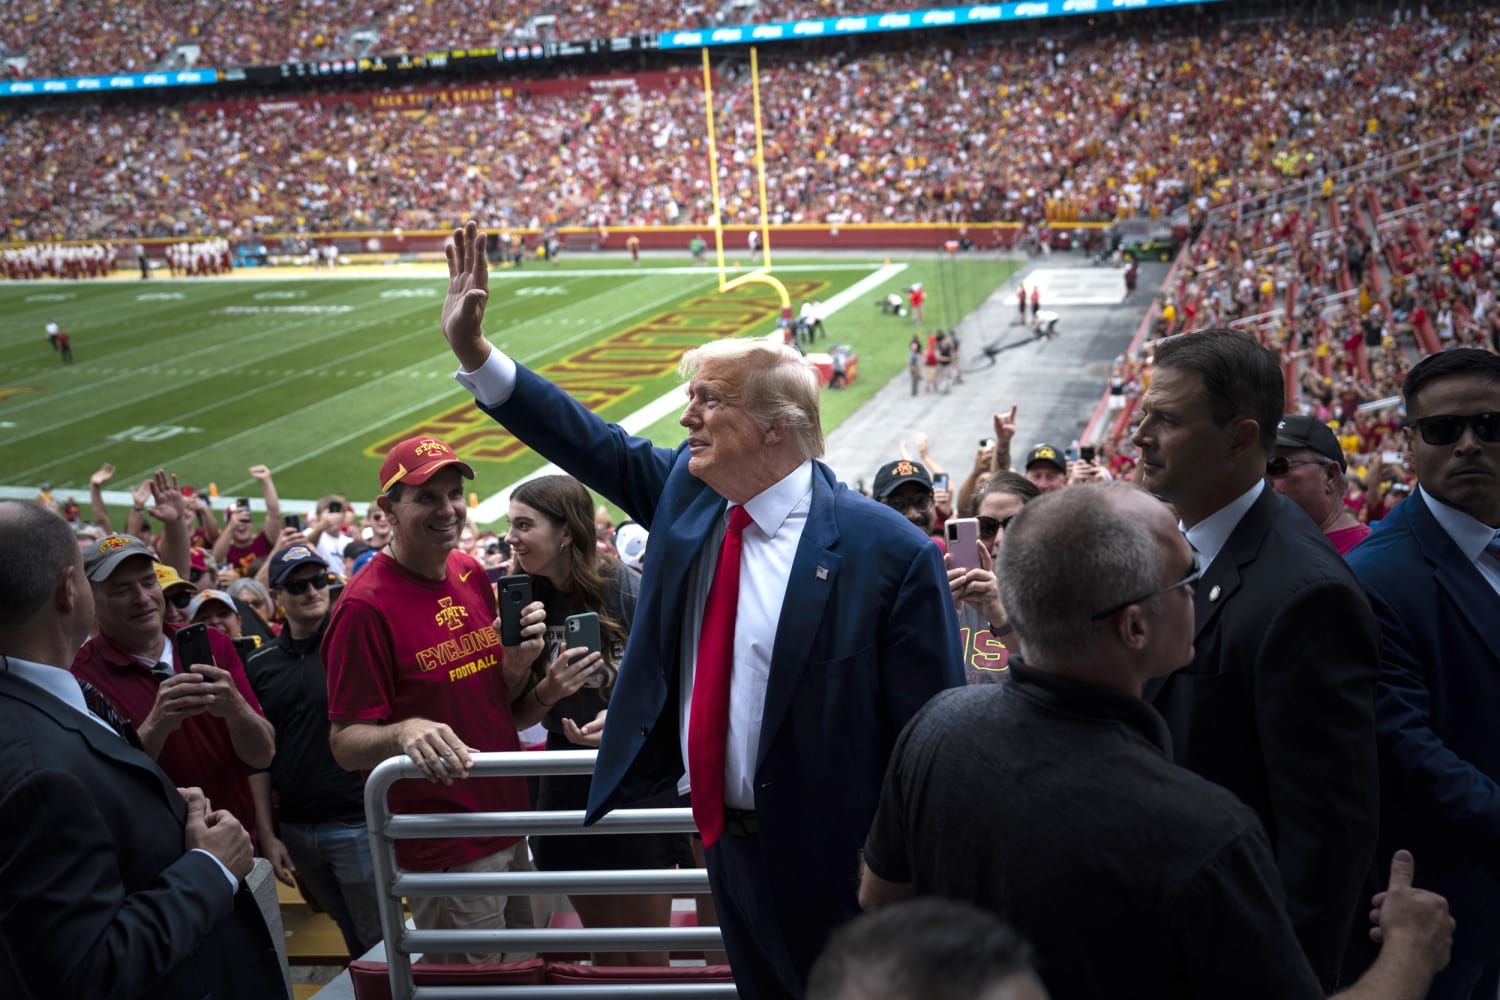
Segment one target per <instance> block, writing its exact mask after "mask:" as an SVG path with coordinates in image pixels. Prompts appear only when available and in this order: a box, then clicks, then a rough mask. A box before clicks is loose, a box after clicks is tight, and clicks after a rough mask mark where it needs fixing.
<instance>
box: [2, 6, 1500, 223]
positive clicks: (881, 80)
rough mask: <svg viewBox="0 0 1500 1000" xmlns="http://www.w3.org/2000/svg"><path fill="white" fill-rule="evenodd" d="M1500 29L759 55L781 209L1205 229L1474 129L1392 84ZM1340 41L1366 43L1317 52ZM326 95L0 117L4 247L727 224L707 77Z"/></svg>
mask: <svg viewBox="0 0 1500 1000" xmlns="http://www.w3.org/2000/svg"><path fill="white" fill-rule="evenodd" d="M916 39H917V36H914V41H916ZM1496 42H1500V14H1497V13H1496V12H1495V11H1493V10H1483V11H1471V12H1468V13H1466V14H1462V15H1451V16H1450V17H1448V18H1447V19H1445V20H1442V21H1431V22H1418V23H1412V22H1408V21H1403V22H1401V23H1399V24H1393V23H1390V22H1388V21H1385V20H1356V21H1352V22H1349V23H1347V24H1340V25H1338V26H1335V27H1319V28H1305V29H1303V28H1297V29H1295V30H1280V29H1277V30H1275V31H1273V30H1272V29H1269V28H1265V27H1263V26H1251V27H1246V28H1240V29H1236V30H1232V31H1231V30H1228V29H1226V30H1225V31H1224V32H1222V33H1221V34H1219V35H1216V36H1210V37H1207V38H1198V37H1196V36H1193V35H1191V34H1189V33H1187V32H1185V31H1184V32H1182V33H1179V34H1149V35H1148V34H1146V33H1144V32H1143V33H1142V34H1141V35H1140V36H1139V37H1137V36H1134V35H1132V34H1131V33H1128V32H1121V31H1110V32H1108V33H1103V32H1101V33H1100V34H1098V35H1096V36H1092V37H1087V36H1084V37H1080V38H1078V39H1076V40H1074V41H1072V42H1070V43H1069V44H1068V45H1066V46H1058V47H1055V48H1050V49H1049V48H1048V47H1046V46H1041V45H1029V46H1026V47H1023V46H1020V45H1014V46H1001V47H979V48H975V49H972V50H967V51H964V52H959V53H953V52H946V51H942V50H938V49H935V48H925V47H917V48H913V49H910V50H901V51H885V52H879V53H875V54H871V55H866V56H861V57H858V58H855V57H819V58H816V59H805V60H803V59H798V60H790V61H788V60H786V59H785V57H783V56H777V55H776V54H775V50H767V53H766V56H765V58H764V59H763V62H762V88H761V90H762V95H761V96H762V101H763V104H764V120H765V123H766V130H767V131H766V136H765V146H766V156H767V162H768V163H769V164H770V168H771V169H770V170H769V171H768V174H769V177H768V181H769V185H770V203H771V212H772V216H773V221H782V222H819V223H829V224H840V223H849V222H910V221H930V222H941V221H951V220H962V219H972V220H978V221H1005V220H1009V221H1021V222H1037V221H1041V220H1042V219H1043V218H1044V217H1048V218H1051V219H1052V220H1053V222H1054V225H1063V226H1065V225H1066V223H1067V222H1069V221H1071V220H1074V219H1104V220H1108V219H1113V218H1117V217H1123V216H1130V215H1139V216H1150V217H1154V218H1161V219H1164V218H1166V217H1168V216H1170V215H1172V214H1173V213H1174V212H1179V211H1186V212H1188V213H1189V214H1191V215H1192V216H1194V217H1195V218H1201V217H1202V215H1203V214H1204V213H1205V212H1206V211H1207V210H1208V209H1209V208H1211V207H1213V206H1214V205H1215V204H1218V203H1220V202H1222V201H1226V200H1232V199H1235V198H1240V197H1243V196H1246V195H1250V194H1256V193H1260V192H1264V191H1267V190H1273V189H1275V188H1277V187H1280V186H1282V185H1284V184H1286V183H1289V182H1291V181H1294V180H1296V179H1297V178H1298V177H1300V176H1307V175H1314V174H1316V173H1318V172H1319V171H1325V170H1335V169H1338V168H1340V167H1343V166H1346V165H1348V164H1351V163H1357V162H1360V161H1363V160H1366V159H1369V158H1371V157H1375V156H1379V155H1383V154H1386V153H1389V152H1392V151H1394V150H1397V149H1400V148H1402V147H1404V146H1406V145H1408V144H1410V143H1411V142H1413V141H1416V140H1420V139H1424V138H1428V137H1436V136H1441V135H1445V134H1450V133H1452V132H1456V131H1458V130H1459V129H1461V128H1464V127H1467V126H1469V125H1470V124H1472V119H1473V118H1474V117H1475V115H1476V114H1478V113H1479V110H1480V109H1477V108H1476V107H1475V106H1474V102H1473V101H1463V100H1428V101H1425V102H1423V103H1422V105H1421V107H1420V113H1414V112H1412V111H1411V110H1410V109H1409V108H1408V107H1407V106H1406V105H1405V104H1403V103H1402V102H1400V101H1395V100H1387V99H1385V98H1384V97H1383V96H1382V94H1381V92H1380V91H1379V89H1378V86H1379V84H1380V83H1381V82H1382V81H1386V80H1390V79H1401V78H1404V77H1403V74H1407V75H1409V74H1411V73H1413V72H1415V70H1416V66H1415V65H1414V63H1413V59H1414V56H1413V55H1412V53H1413V51H1414V50H1417V49H1420V50H1421V51H1426V52H1447V53H1449V54H1450V63H1449V65H1448V66H1447V67H1446V72H1445V82H1446V84H1447V86H1448V87H1449V90H1448V92H1449V93H1455V94H1476V95H1480V96H1478V97H1477V98H1476V100H1478V101H1480V102H1481V103H1482V104H1483V102H1486V101H1487V102H1490V103H1491V104H1492V103H1493V101H1494V97H1493V91H1494V88H1493V87H1491V88H1489V90H1485V89H1484V86H1485V83H1486V80H1487V78H1488V77H1487V75H1488V66H1487V64H1486V63H1484V62H1483V60H1482V59H1480V58H1478V57H1477V55H1476V53H1480V52H1484V51H1490V50H1493V49H1494V47H1495V43H1496ZM1345 49H1350V50H1352V51H1363V52H1364V53H1365V55H1364V57H1362V58H1361V59H1360V60H1358V61H1357V62H1350V63H1348V64H1347V65H1338V64H1330V63H1328V62H1327V61H1326V60H1325V59H1324V54H1325V53H1327V52H1330V51H1343V50H1345ZM1189 51H1192V53H1193V56H1194V57H1193V58H1192V59H1186V58H1184V55H1185V53H1187V52H1189ZM1265 52H1269V53H1270V58H1273V59H1274V60H1275V61H1276V62H1277V63H1278V64H1280V65H1283V66H1285V67H1286V74H1285V77H1284V78H1281V79H1278V80H1277V82H1276V84H1275V85H1274V86H1272V85H1270V84H1262V83H1261V82H1260V78H1259V77H1255V78H1251V77H1248V76H1246V75H1244V74H1243V73H1242V72H1241V68H1242V67H1243V66H1245V65H1248V64H1250V63H1252V62H1254V61H1256V60H1258V59H1260V58H1261V57H1262V55H1263V54H1264V53H1265ZM1485 95H1489V96H1485ZM319 100H320V102H321V103H319V104H316V105H315V104H307V105H303V106H296V107H291V108H287V107H284V106H282V105H284V103H285V102H275V103H276V104H277V105H278V107H277V109H276V110H267V111H263V112H262V111H250V112H247V113H244V114H235V115H226V114H224V113H222V112H220V111H217V110H195V106H194V105H192V104H188V105H183V106H176V105H174V106H171V107H168V108H165V109H153V110H145V111H143V110H139V109H136V108H133V107H132V108H116V107H107V108H105V109H101V110H98V111H91V112H89V113H87V114H85V115H78V114H76V113H73V112H72V111H66V112H61V113H48V114H35V115H31V114H13V115H10V116H9V117H7V118H4V119H0V129H3V133H0V138H3V139H4V140H5V141H4V145H3V147H0V226H3V227H4V229H3V231H0V238H7V239H24V240H46V239H58V238H80V239H81V238H94V237H96V236H112V237H124V238H131V237H172V236H184V235H192V236H204V235H216V236H229V237H233V236H236V235H246V234H249V233H251V232H252V231H253V230H255V229H257V228H258V229H259V230H260V231H263V232H286V231H311V232H319V231H323V232H327V231H348V230H388V229H396V228H401V229H405V230H416V229H423V228H432V227H439V228H441V227H446V226H448V225H451V224H453V223H454V222H455V221H457V220H458V219H460V218H462V217H463V216H465V215H468V214H473V215H474V216H475V217H477V218H479V219H480V220H481V221H482V222H484V223H486V224H487V225H490V226H494V227H499V226H517V227H521V226H535V225H545V224H570V225H604V226H619V225H654V224H662V223H669V222H675V223H681V224H702V223H703V222H704V221H705V220H706V219H707V217H708V215H709V214H710V213H709V207H710V206H709V193H708V184H707V177H706V172H707V171H706V156H705V154H704V139H705V134H704V133H705V129H704V126H703V124H702V114H701V100H702V98H701V94H700V93H699V92H698V90H697V89H696V88H694V87H690V86H684V87H681V88H679V89H677V90H672V91H667V92H662V93H636V94H630V95H626V96H616V97H601V96H597V95H588V96H585V97H541V96H536V97H530V98H525V97H522V98H517V99H515V100H510V101H505V102H503V103H500V104H497V105H493V106H488V105H470V106H442V107H434V108H431V109H428V110H425V111H421V112H415V113H396V112H374V111H370V110H368V109H354V108H349V107H342V106H340V104H339V102H338V100H337V98H336V97H326V96H325V97H321V98H320V99H319ZM718 103H719V107H720V109H721V110H720V114H719V117H718V122H717V131H718V135H719V139H720V145H721V164H722V168H723V170H722V172H723V177H722V178H721V182H722V187H723V192H724V199H725V203H726V204H725V213H724V215H725V221H726V222H730V223H746V222H755V221H757V219H758V215H759V212H758V206H757V199H756V197H755V188H756V186H755V176H754V169H753V162H754V156H753V153H754V132H753V126H752V122H751V116H750V94H749V87H748V86H747V81H746V79H745V77H744V75H743V74H740V75H739V76H737V77H733V78H730V79H727V80H726V81H725V84H724V86H723V87H722V89H721V91H720V100H719V102H718ZM1483 107H1485V108H1488V107H1490V104H1483ZM64 178H66V182H64V183H59V181H61V180H62V179H64Z"/></svg>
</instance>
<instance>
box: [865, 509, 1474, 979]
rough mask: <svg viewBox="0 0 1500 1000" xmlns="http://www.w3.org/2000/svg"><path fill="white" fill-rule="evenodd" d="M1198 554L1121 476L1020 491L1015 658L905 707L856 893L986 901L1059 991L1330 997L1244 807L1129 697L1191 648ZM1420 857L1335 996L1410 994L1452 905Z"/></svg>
mask: <svg viewBox="0 0 1500 1000" xmlns="http://www.w3.org/2000/svg"><path fill="white" fill-rule="evenodd" d="M1200 571H1201V570H1200V567H1199V564H1198V561H1197V557H1196V555H1195V554H1194V553H1193V551H1192V550H1191V549H1190V548H1189V547H1188V544H1187V542H1186V540H1185V539H1184V538H1183V536H1182V534H1181V532H1179V531H1178V530H1177V525H1176V521H1175V518H1173V517H1172V515H1171V514H1169V513H1168V511H1167V508H1166V506H1165V505H1163V504H1162V503H1161V502H1160V501H1158V500H1156V499H1154V498H1152V497H1151V496H1149V495H1148V494H1146V493H1142V492H1140V491H1137V490H1135V489H1132V488H1130V487H1128V486H1123V485H1121V486H1095V485H1081V486H1076V487H1073V488H1070V489H1066V490H1061V491H1058V492H1055V493H1051V494H1048V495H1046V496H1043V497H1040V498H1039V499H1037V500H1033V501H1032V502H1031V503H1029V504H1027V505H1026V507H1025V508H1023V510H1022V511H1021V513H1019V514H1018V515H1017V516H1016V517H1015V518H1014V519H1013V520H1012V521H1011V524H1010V526H1009V527H1008V528H1007V529H1006V532H1005V541H1004V542H1003V544H1002V546H1001V549H1000V557H999V563H998V565H997V566H996V570H995V572H996V575H997V576H998V577H999V579H1000V590H1001V602H1002V603H1003V605H1004V606H1005V609H1006V611H1007V612H1008V614H1009V616H1010V620H1011V623H1012V624H1014V625H1015V627H1016V632H1017V634H1018V636H1019V638H1020V646H1021V652H1022V654H1023V656H1024V662H1021V661H1020V660H1019V659H1017V658H1015V657H1013V658H1012V659H1011V661H1010V667H1011V671H1010V679H1009V682H1008V683H1002V684H996V685H990V686H983V687H980V686H974V687H968V688H960V689H958V690H955V691H945V692H943V693H942V694H939V695H938V696H936V697H935V698H933V699H932V701H930V702H928V704H927V706H926V707H925V708H923V709H922V711H921V712H919V713H918V714H917V715H916V716H915V717H914V718H913V719H912V721H911V722H910V723H909V724H908V725H907V727H906V729H905V731H904V732H903V733H902V734H901V737H900V739H899V740H898V741H897V743H896V749H895V752H894V754H893V755H892V757H891V763H890V768H889V770H888V772H887V774H886V779H885V787H884V790H883V792H882V796H881V803H880V808H879V811H878V813H877V814H876V817H875V822H874V825H873V827H872V829H871V832H870V836H869V839H868V841H867V842H866V846H865V858H864V860H865V865H866V871H865V872H864V875H863V879H862V884H861V886H860V903H861V905H862V906H864V907H865V908H866V909H876V908H879V907H880V906H882V905H885V904H887V903H890V902H893V901H896V900H898V899H901V898H904V897H907V896H910V895H912V894H913V893H915V894H918V895H924V896H926V895H936V896H944V897H947V898H950V899H958V900H962V901H966V902H971V903H974V904H975V905H977V906H980V907H981V908H984V909H988V910H991V911H993V912H995V913H997V914H998V915H999V916H1000V917H1001V919H1003V920H1005V921H1006V922H1007V923H1009V924H1010V925H1011V926H1012V927H1013V928H1015V930H1016V932H1017V933H1019V934H1020V935H1021V936H1022V937H1024V938H1026V939H1027V940H1028V941H1030V943H1031V944H1032V945H1033V947H1035V949H1036V953H1037V959H1038V961H1037V969H1038V971H1039V972H1040V973H1041V976H1042V979H1043V981H1044V982H1045V984H1046V986H1047V989H1048V991H1049V992H1050V994H1051V996H1052V997H1053V998H1054V1000H1072V998H1083V997H1101V996H1109V997H1122V998H1128V997H1142V998H1145V997H1150V998H1152V1000H1179V998H1189V997H1203V998H1214V1000H1235V998H1242V997H1243V998H1246V1000H1249V998H1255V1000H1264V998H1267V997H1276V998H1278V1000H1312V998H1315V997H1321V996H1322V995H1323V990H1322V988H1321V986H1320V985H1319V982H1318V979H1317V977H1316V976H1315V975H1314V974H1313V970H1312V967H1311V965H1310V964H1309V963H1308V960H1307V958H1306V956H1305V955H1304V954H1303V952H1302V949H1301V948H1300V947H1299V946H1298V944H1297V937H1296V934H1295V933H1294V932H1293V930H1292V925H1291V921H1290V919H1289V918H1288V916H1287V913H1286V902H1285V894H1284V892H1283V890H1282V887H1281V880H1280V878H1279V877H1278V875H1277V869H1276V863H1275V861H1274V859H1273V858H1272V855H1271V849H1270V845H1269V842H1268V841H1267V838H1266V835H1265V832H1264V831H1263V830H1262V828H1261V825H1260V822H1259V820H1258V819H1257V817H1256V815H1255V813H1254V812H1252V811H1251V810H1250V809H1249V808H1248V807H1246V806H1244V805H1243V804H1241V803H1240V802H1239V800H1238V799H1236V798H1235V797H1234V795H1233V794H1231V793H1230V792H1228V791H1226V790H1225V789H1223V788H1220V787H1219V786H1217V785H1214V784H1211V783H1210V782H1208V781H1207V780H1205V779H1203V778H1201V777H1199V776H1198V775H1196V774H1194V773H1193V772H1191V771H1189V770H1187V769H1186V768H1182V767H1179V766H1177V765H1176V764H1174V763H1172V759H1171V753H1170V750H1169V746H1170V740H1169V737H1168V735H1167V728H1166V724H1165V723H1164V722H1163V720H1162V718H1161V716H1160V715H1159V714H1157V712H1156V711H1155V710H1154V709H1153V708H1152V707H1151V706H1150V705H1149V704H1148V703H1146V702H1145V701H1143V700H1142V699H1141V692H1142V688H1143V687H1144V685H1145V683H1146V681H1147V680H1148V679H1150V678H1152V677H1156V676H1160V675H1162V674H1164V673H1168V672H1170V671H1172V670H1176V669H1178V668H1180V667H1182V666H1183V665H1184V664H1186V663H1188V662H1189V661H1191V660H1192V658H1193V583H1194V581H1196V580H1197V578H1198V574H1199V572H1200ZM1412 864H1413V863H1412V858H1411V855H1410V854H1408V853H1406V852H1404V851H1402V852H1399V853H1398V855H1397V860H1396V862H1394V863H1393V864H1392V871H1391V881H1390V888H1389V889H1388V891H1387V892H1386V893H1384V894H1383V897H1382V898H1381V900H1380V904H1381V905H1380V906H1379V907H1377V909H1378V917H1379V926H1378V928H1377V931H1378V934H1379V938H1378V939H1380V940H1382V941H1383V944H1382V950H1381V953H1380V956H1379V958H1378V959H1377V960H1376V962H1375V964H1374V965H1373V966H1372V967H1371V968H1370V970H1369V971H1368V972H1367V973H1366V974H1365V976H1364V977H1363V978H1362V979H1361V980H1360V981H1359V982H1358V983H1357V984H1355V986H1354V987H1353V988H1352V989H1351V990H1349V991H1348V992H1347V993H1346V994H1342V995H1343V996H1346V997H1349V998H1356V997H1357V998H1373V997H1408V996H1421V995H1422V992H1423V991H1424V990H1425V989H1426V987H1427V983H1428V982H1429V981H1430V980H1431V978H1432V975H1433V974H1434V973H1435V972H1436V971H1437V970H1438V969H1440V968H1442V966H1443V965H1445V964H1446V963H1447V960H1448V948H1449V945H1450V943H1451V941H1452V932H1453V921H1452V919H1451V918H1449V916H1448V912H1447V904H1446V902H1444V900H1443V899H1442V897H1440V896H1435V895H1433V894H1431V893H1425V892H1421V891H1420V890H1413V889H1412V888H1411V878H1412ZM1372 936H1375V935H1374V933H1373V932H1372ZM1403 991H1405V992H1403Z"/></svg>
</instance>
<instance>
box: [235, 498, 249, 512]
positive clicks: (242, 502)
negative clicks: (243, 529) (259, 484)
mask: <svg viewBox="0 0 1500 1000" xmlns="http://www.w3.org/2000/svg"><path fill="white" fill-rule="evenodd" d="M234 505H235V506H236V507H238V508H239V509H240V510H249V509H250V498H249V497H240V498H239V499H238V500H236V501H235V502H234Z"/></svg>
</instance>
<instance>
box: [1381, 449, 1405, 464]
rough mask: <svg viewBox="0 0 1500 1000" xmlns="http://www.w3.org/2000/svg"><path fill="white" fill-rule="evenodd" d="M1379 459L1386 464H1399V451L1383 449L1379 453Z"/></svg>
mask: <svg viewBox="0 0 1500 1000" xmlns="http://www.w3.org/2000/svg"><path fill="white" fill-rule="evenodd" d="M1380 460H1381V461H1382V462H1384V463H1385V464H1386V465H1400V464H1401V453H1400V452H1399V451H1383V452H1381V453H1380Z"/></svg>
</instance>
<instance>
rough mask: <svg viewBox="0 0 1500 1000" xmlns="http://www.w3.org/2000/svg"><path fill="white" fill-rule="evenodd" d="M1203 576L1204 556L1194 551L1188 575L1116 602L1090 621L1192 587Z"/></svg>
mask: <svg viewBox="0 0 1500 1000" xmlns="http://www.w3.org/2000/svg"><path fill="white" fill-rule="evenodd" d="M1202 577H1203V558H1202V557H1201V556H1200V555H1198V553H1197V552H1194V553H1193V565H1192V566H1190V567H1189V568H1188V572H1187V576H1185V577H1183V578H1182V579H1181V580H1178V581H1177V582H1176V583H1169V584H1167V585H1166V586H1165V587H1162V588H1161V589H1160V590H1153V591H1151V593H1149V594H1142V595H1141V596H1140V597H1132V598H1131V599H1130V600H1128V601H1121V602H1120V603H1119V604H1116V605H1115V606H1114V607H1112V608H1110V609H1109V610H1108V611H1101V612H1099V613H1098V614H1097V615H1093V616H1092V617H1090V618H1089V621H1091V622H1102V621H1104V619H1106V618H1109V617H1111V616H1112V615H1116V614H1118V613H1119V612H1121V611H1124V610H1125V609H1126V608H1128V607H1130V606H1131V605H1132V604H1145V603H1146V602H1147V601H1149V600H1151V598H1153V597H1160V596H1161V595H1163V594H1170V593H1171V592H1172V591H1174V590H1176V589H1177V588H1179V587H1191V586H1192V585H1193V584H1195V583H1197V582H1198V581H1199V580H1200V579H1202Z"/></svg>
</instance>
